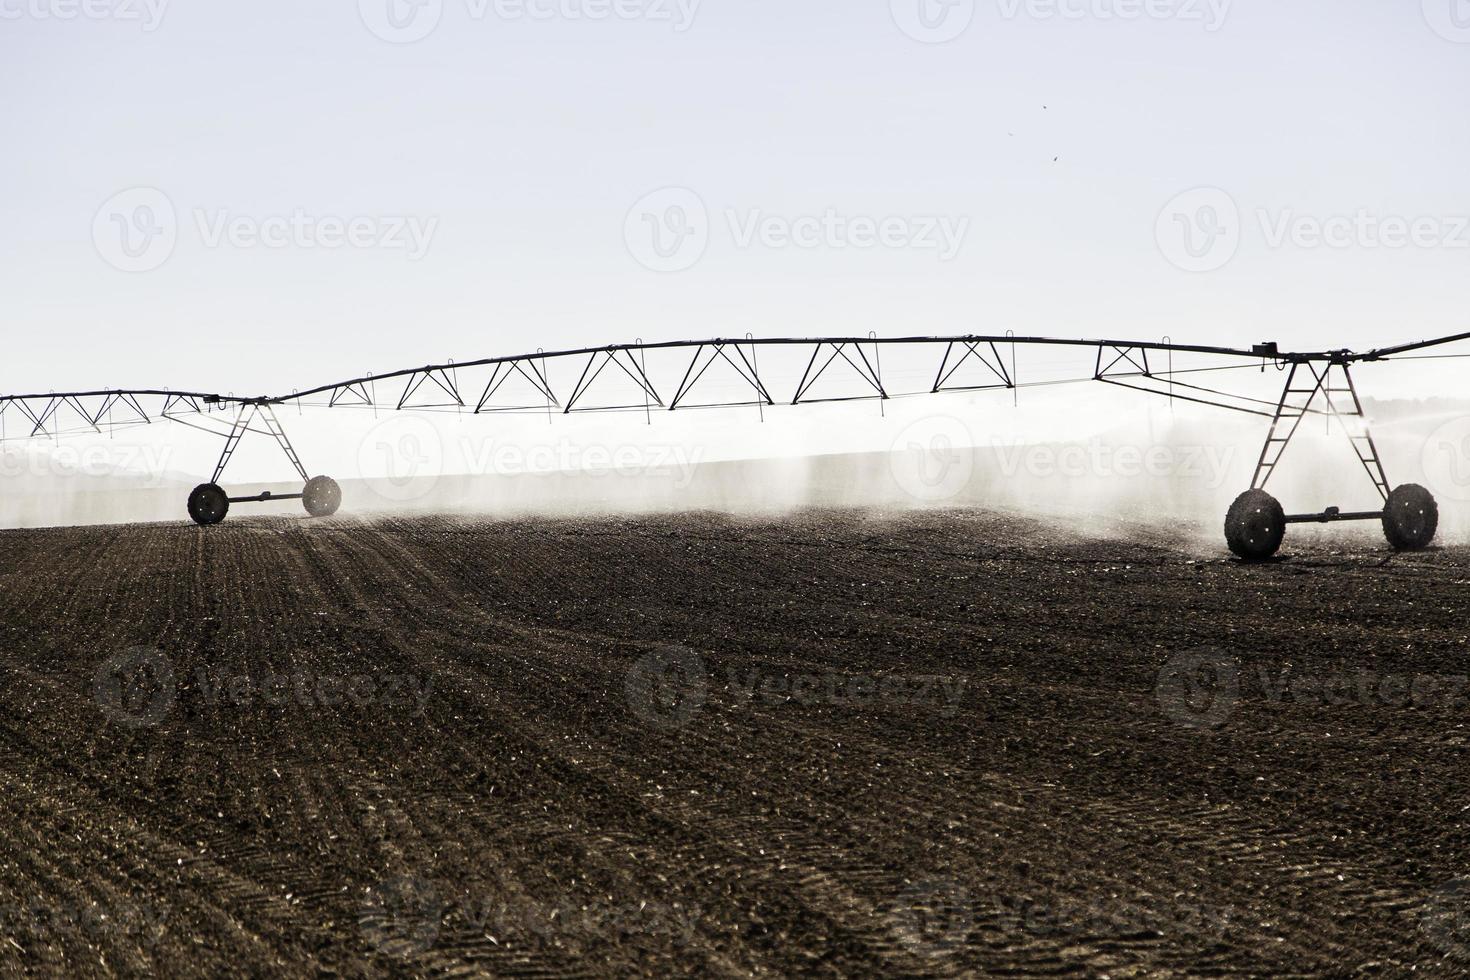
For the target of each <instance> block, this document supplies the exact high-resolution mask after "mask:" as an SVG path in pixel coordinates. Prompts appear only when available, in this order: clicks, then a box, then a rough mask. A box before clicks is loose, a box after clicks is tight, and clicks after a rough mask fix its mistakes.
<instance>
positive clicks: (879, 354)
mask: <svg viewBox="0 0 1470 980" xmlns="http://www.w3.org/2000/svg"><path fill="white" fill-rule="evenodd" d="M1467 339H1470V333H1464V334H1457V335H1455V336H1450V337H1441V338H1438V339H1435V340H1426V341H1420V342H1418V343H1412V344H1403V345H1400V346H1397V347H1387V348H1381V349H1377V350H1372V351H1368V352H1366V353H1353V352H1352V351H1348V350H1332V351H1314V352H1306V353H1293V352H1286V351H1282V350H1279V349H1278V346H1277V345H1276V344H1274V343H1266V344H1257V345H1255V346H1254V347H1252V348H1250V349H1249V350H1246V349H1240V348H1230V347H1207V346H1198V345H1191V344H1174V343H1171V342H1168V340H1167V339H1166V340H1165V341H1163V342H1158V343H1155V342H1141V341H1119V340H1063V339H1055V338H1047V337H1017V336H1014V335H1011V334H1006V335H1005V336H974V335H969V336H958V337H895V338H880V337H873V336H869V337H822V338H807V339H798V338H782V339H765V340H761V339H755V338H751V337H749V336H747V337H746V338H745V339H744V340H704V341H693V340H691V341H673V342H668V343H657V344H645V343H642V342H639V343H635V344H617V345H612V346H608V347H588V348H580V349H577V350H566V351H556V352H545V351H537V352H536V353H534V354H522V355H518V356H514V357H492V358H485V359H483V360H477V361H466V362H460V363H457V364H456V363H454V362H452V361H451V362H449V363H446V364H437V365H430V366H427V367H421V368H412V369H408V370H403V371H396V372H392V373H389V374H380V375H376V376H374V375H366V376H364V377H360V378H354V379H352V380H350V381H342V382H338V383H336V384H330V385H322V386H321V387H318V388H312V389H309V390H306V391H293V392H292V393H291V394H289V395H281V396H276V397H270V396H262V397H254V398H251V397H237V396H235V395H219V394H208V393H204V392H195V391H172V390H168V389H105V390H100V391H75V392H50V393H48V394H44V395H5V396H0V441H3V440H6V439H7V438H9V439H12V440H14V439H18V440H37V439H48V440H49V439H57V438H60V437H61V436H63V435H71V434H78V433H102V432H104V430H110V429H114V428H120V427H127V426H136V425H144V424H151V423H154V422H158V421H165V420H166V421H170V422H175V423H178V424H181V425H186V426H190V427H193V428H198V429H202V430H204V431H207V432H210V433H212V434H214V435H217V436H220V437H222V438H223V439H224V448H223V450H222V452H221V453H220V456H219V460H218V462H217V463H216V465H215V468H214V475H213V476H212V477H211V478H210V481H209V482H208V483H205V484H202V485H200V486H199V487H197V488H195V490H194V491H193V493H191V494H190V495H189V503H188V509H189V516H190V517H192V518H193V519H194V520H195V521H196V522H197V523H198V524H200V525H206V526H207V525H213V524H218V523H220V522H221V521H223V520H224V519H225V516H226V515H227V514H228V513H229V509H230V505H231V504H242V503H265V502H269V501H278V500H300V501H301V502H302V504H303V505H304V506H305V508H306V511H307V513H308V514H310V515H311V516H313V517H328V516H330V515H332V514H334V513H336V511H337V509H338V507H339V506H340V505H341V502H342V491H341V488H340V487H339V486H338V485H337V483H336V481H334V480H333V479H331V478H330V477H327V476H309V475H308V472H307V469H306V467H305V466H304V465H303V464H302V462H301V458H300V457H299V456H298V455H297V453H296V450H295V448H294V447H293V446H292V444H291V441H290V439H289V438H288V437H287V435H286V430H285V428H284V427H283V426H282V424H281V421H280V418H279V417H278V415H277V413H276V409H277V408H280V407H282V406H288V405H294V406H297V407H320V408H338V407H359V408H370V409H373V410H374V411H377V410H391V411H435V410H438V411H444V410H449V411H457V412H464V411H470V410H472V411H473V413H474V414H476V415H481V414H488V413H493V412H545V413H547V414H555V413H561V414H572V413H574V412H614V411H642V412H646V413H650V418H651V413H652V412H653V411H654V410H655V409H658V410H666V411H671V412H672V411H677V410H680V409H692V408H734V407H739V406H757V407H759V408H760V410H761V412H762V419H764V410H765V408H766V407H768V406H771V407H773V406H775V405H776V404H777V402H776V399H775V398H774V397H773V396H772V394H771V389H770V388H769V387H768V386H767V382H766V379H765V378H763V377H762V375H761V372H760V370H759V367H758V366H759V363H760V359H761V355H762V354H763V353H765V354H767V355H768V356H769V355H771V354H772V353H773V352H774V351H776V350H780V351H785V352H788V354H795V355H796V357H797V360H796V361H795V362H794V363H795V364H801V363H803V362H804V363H805V365H806V367H805V370H804V371H803V372H802V374H801V378H800V380H799V381H798V382H797V383H796V385H795V388H794V395H793V396H792V397H791V400H790V402H789V404H791V405H804V404H813V403H817V402H831V401H854V400H863V399H877V400H880V401H887V400H889V399H892V398H896V397H905V396H909V395H922V394H941V393H945V392H961V391H971V392H973V391H987V390H1010V391H1013V392H1014V391H1016V390H1017V389H1019V388H1022V387H1028V386H1030V385H1022V384H1021V383H1020V382H1019V381H1018V380H1017V378H1018V371H1017V357H1016V351H1017V348H1022V347H1024V348H1028V349H1030V348H1086V349H1090V350H1092V351H1094V352H1095V357H1094V359H1093V360H1094V365H1093V370H1092V373H1091V375H1090V376H1089V377H1086V378H1082V377H1078V378H1068V379H1064V380H1063V381H1060V382H1058V381H1048V382H1032V384H1057V383H1069V382H1072V381H1100V382H1103V383H1105V384H1111V385H1118V386H1121V387H1124V388H1130V389H1133V390H1136V391H1143V392H1147V393H1149V394H1155V395H1161V396H1165V397H1168V398H1171V399H1177V400H1182V401H1187V402H1193V403H1196V404H1203V405H1212V406H1216V407H1219V408H1224V409H1228V410H1231V411H1235V412H1246V413H1249V414H1252V415H1261V416H1264V417H1267V418H1269V419H1270V420H1271V428H1270V431H1269V433H1268V435H1267V437H1266V441H1265V445H1264V446H1263V447H1262V449H1261V455H1260V458H1259V460H1258V461H1257V463H1256V468H1255V475H1254V476H1253V478H1252V480H1251V486H1250V489H1249V490H1247V491H1245V492H1244V493H1242V494H1241V495H1240V496H1239V497H1238V498H1237V499H1236V500H1235V502H1234V503H1233V504H1232V505H1231V506H1230V510H1229V512H1228V514H1227V516H1226V518H1225V539H1226V541H1227V543H1228V544H1229V546H1230V549H1231V551H1233V552H1234V553H1235V554H1236V555H1238V556H1240V557H1241V558H1244V559H1247V560H1262V559H1266V558H1269V557H1271V556H1272V555H1274V554H1276V552H1277V551H1278V550H1279V549H1280V547H1281V542H1282V538H1283V537H1284V535H1285V533H1286V526H1287V525H1288V524H1302V523H1329V522H1333V521H1366V520H1376V521H1381V522H1382V524H1383V531H1384V535H1385V536H1386V537H1387V538H1388V542H1389V544H1391V545H1392V546H1393V547H1394V548H1396V549H1400V550H1413V549H1419V548H1424V547H1426V546H1428V545H1429V543H1430V542H1431V541H1433V540H1434V535H1435V532H1436V530H1437V528H1438V524H1439V509H1438V505H1437V504H1436V503H1435V500H1434V497H1433V496H1432V495H1431V494H1430V493H1429V491H1427V490H1425V489H1424V488H1423V487H1421V486H1418V485H1415V484H1406V485H1403V486H1398V487H1395V486H1394V485H1393V484H1392V483H1390V482H1389V479H1388V474H1387V472H1386V470H1385V469H1384V465H1383V460H1382V458H1381V457H1380V456H1379V453H1378V448H1377V446H1376V444H1375V443H1374V441H1373V436H1372V434H1371V433H1370V432H1369V429H1368V424H1367V419H1366V417H1365V416H1364V414H1363V406H1362V402H1361V401H1360V400H1359V398H1358V392H1357V387H1356V385H1355V384H1354V381H1353V369H1354V368H1355V367H1356V366H1358V365H1360V364H1365V363H1370V362H1375V361H1387V360H1390V359H1393V358H1411V359H1417V358H1422V357H1424V356H1426V355H1422V354H1421V353H1420V352H1422V351H1425V350H1427V349H1429V348H1436V347H1441V346H1443V345H1446V344H1451V343H1455V342H1458V341H1463V340H1467ZM807 349H810V351H811V354H810V357H809V358H808V357H807V356H806V351H807ZM898 349H903V350H904V351H906V352H907V353H909V354H915V353H917V354H919V355H921V356H923V357H925V358H926V359H927V358H930V357H933V358H935V359H937V360H938V362H939V366H938V370H937V372H935V374H934V381H933V384H932V385H929V384H928V382H927V372H926V374H925V375H924V377H925V378H926V380H925V387H924V388H922V389H920V390H910V391H898V390H895V388H894V386H893V385H892V384H891V383H890V384H885V381H884V377H883V368H882V364H883V355H884V353H885V352H888V353H889V354H890V355H892V354H893V353H895V352H896V350H898ZM650 355H652V356H655V357H656V358H663V359H664V360H665V361H666V362H667V363H668V364H672V365H673V370H672V371H670V372H669V377H668V378H666V379H664V378H661V380H660V383H659V385H658V386H656V385H655V383H654V377H653V375H654V374H658V373H659V372H657V371H654V372H650V370H649V368H648V361H649V357H650ZM1175 355H1181V356H1184V355H1190V356H1195V355H1201V356H1209V357H1218V358H1221V359H1225V360H1226V361H1227V362H1228V363H1226V364H1225V365H1224V366H1215V367H1204V368H1200V367H1194V368H1181V369H1176V368H1175V367H1174V358H1175ZM1429 356H1433V355H1429ZM1440 356H1445V355H1440ZM1451 356H1453V355H1451ZM562 362H566V363H567V364H570V366H571V370H570V371H563V372H558V373H560V374H562V375H563V377H564V378H567V379H569V378H572V377H575V378H576V381H575V383H574V384H571V386H570V387H567V386H566V385H565V384H558V385H556V386H554V385H553V383H552V381H551V378H552V375H553V373H554V372H553V371H552V367H553V365H557V364H559V363H562ZM928 363H929V364H930V365H931V367H932V360H929V361H928ZM1269 367H1274V368H1275V369H1276V370H1278V371H1279V372H1281V374H1282V375H1283V376H1284V380H1285V384H1284V385H1283V387H1282V389H1281V395H1280V397H1279V398H1277V399H1274V400H1266V399H1261V398H1253V397H1248V396H1245V395H1240V394H1232V393H1230V392H1227V391H1222V390H1218V389H1215V388H1209V387H1205V386H1203V385H1201V384H1197V383H1195V382H1194V376H1196V375H1199V374H1201V373H1205V372H1210V371H1229V370H1238V369H1242V368H1244V369H1257V370H1261V371H1265V370H1266V369H1267V368H1269ZM712 368H716V369H717V373H723V374H724V375H725V377H726V378H727V379H728V380H730V381H733V384H734V388H735V390H736V391H737V392H738V395H736V396H735V397H734V398H730V397H728V396H727V395H728V391H727V390H726V391H725V394H726V397H722V398H721V399H720V400H716V401H696V395H695V392H696V389H698V388H699V387H700V384H701V381H702V380H703V379H705V378H706V377H707V376H708V375H709V372H710V371H711V369H712ZM609 369H611V370H609ZM681 369H682V376H680V374H679V371H680V370H681ZM731 371H733V375H732V374H731V373H730V372H731ZM769 373H770V372H769V371H768V374H769ZM793 373H794V372H793ZM835 374H845V375H846V379H847V382H848V383H849V385H850V386H854V385H855V386H856V389H857V391H856V393H855V394H854V393H851V387H849V389H848V392H849V393H845V394H841V395H830V394H824V393H823V392H824V389H823V388H822V387H820V386H819V383H820V382H822V381H823V379H824V378H830V377H831V376H832V375H835ZM605 377H606V378H617V379H618V380H619V382H620V385H621V387H622V388H623V389H624V390H625V391H632V392H634V393H635V394H634V395H633V401H632V402H631V403H626V402H625V403H623V404H603V403H600V402H598V401H596V399H595V397H594V396H593V394H592V392H593V391H594V389H596V388H597V387H598V385H599V379H603V378H605ZM675 377H680V380H679V381H678V383H677V385H671V384H666V383H665V382H669V381H673V379H674V378H675ZM471 383H473V387H471V386H470V385H471ZM606 383H607V382H606V381H603V382H602V384H603V385H606ZM630 383H631V385H630ZM482 384H483V386H482ZM706 387H708V383H706ZM727 387H728V386H727ZM475 390H478V391H479V392H480V394H479V396H478V398H476V397H475V396H474V395H473V392H474V391H475ZM785 390H792V389H785ZM660 391H663V392H664V394H660ZM670 391H671V392H672V395H668V392H670ZM516 393H518V397H519V402H517V403H512V404H505V403H504V400H505V399H506V398H507V397H510V396H511V395H512V394H516ZM666 396H667V397H666ZM1308 416H1316V417H1324V418H1325V419H1326V420H1327V422H1328V424H1329V425H1331V424H1332V423H1334V422H1335V423H1339V424H1340V425H1341V429H1342V431H1343V432H1344V433H1345V434H1346V436H1347V441H1348V443H1349V444H1350V445H1351V447H1352V449H1353V451H1354V453H1355V454H1356V455H1357V458H1358V462H1359V463H1360V464H1361V465H1362V467H1363V469H1364V470H1365V471H1366V472H1367V475H1368V477H1369V478H1370V479H1371V480H1372V482H1373V486H1374V488H1375V489H1376V491H1377V492H1378V495H1379V497H1380V498H1382V501H1383V506H1382V508H1381V509H1378V510H1372V511H1359V512H1344V511H1342V510H1341V509H1339V508H1337V507H1329V508H1327V509H1326V510H1324V511H1322V512H1320V513H1310V514H1287V513H1286V512H1285V511H1284V510H1283V509H1282V506H1281V504H1280V503H1279V502H1278V501H1277V500H1276V498H1274V497H1273V496H1271V495H1270V494H1269V493H1267V492H1266V484H1267V482H1268V481H1269V480H1270V479H1271V477H1272V475H1273V474H1274V473H1275V472H1276V468H1277V466H1278V465H1279V464H1280V462H1281V458H1282V455H1283V454H1284V453H1285V451H1286V448H1287V446H1288V445H1290V443H1291V441H1292V439H1293V437H1294V436H1296V435H1297V432H1298V430H1299V429H1300V428H1301V425H1302V422H1303V420H1304V419H1306V418H1307V417H1308ZM15 422H19V423H20V431H21V432H22V433H23V434H20V435H14V436H7V432H6V426H7V423H10V424H11V426H12V427H13V425H14V423H15ZM250 433H253V434H256V435H264V436H268V437H269V438H271V439H273V440H275V442H276V443H277V444H278V445H279V446H280V448H281V450H282V451H283V452H284V453H285V455H286V457H287V459H288V460H290V463H291V466H292V467H293V468H294V469H295V471H296V473H297V475H298V476H299V477H300V478H301V480H302V482H303V487H302V490H301V492H300V493H292V494H271V493H270V492H268V491H267V492H262V493H257V494H253V495H247V496H230V495H229V494H228V493H226V492H225V490H224V489H223V488H222V487H221V486H220V480H221V479H222V478H223V477H224V473H225V468H226V467H227V466H228V465H229V462H230V459H231V457H232V456H233V455H234V452H235V449H236V448H237V447H238V446H239V444H240V441H241V440H242V439H243V438H244V437H245V436H246V434H250Z"/></svg>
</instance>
